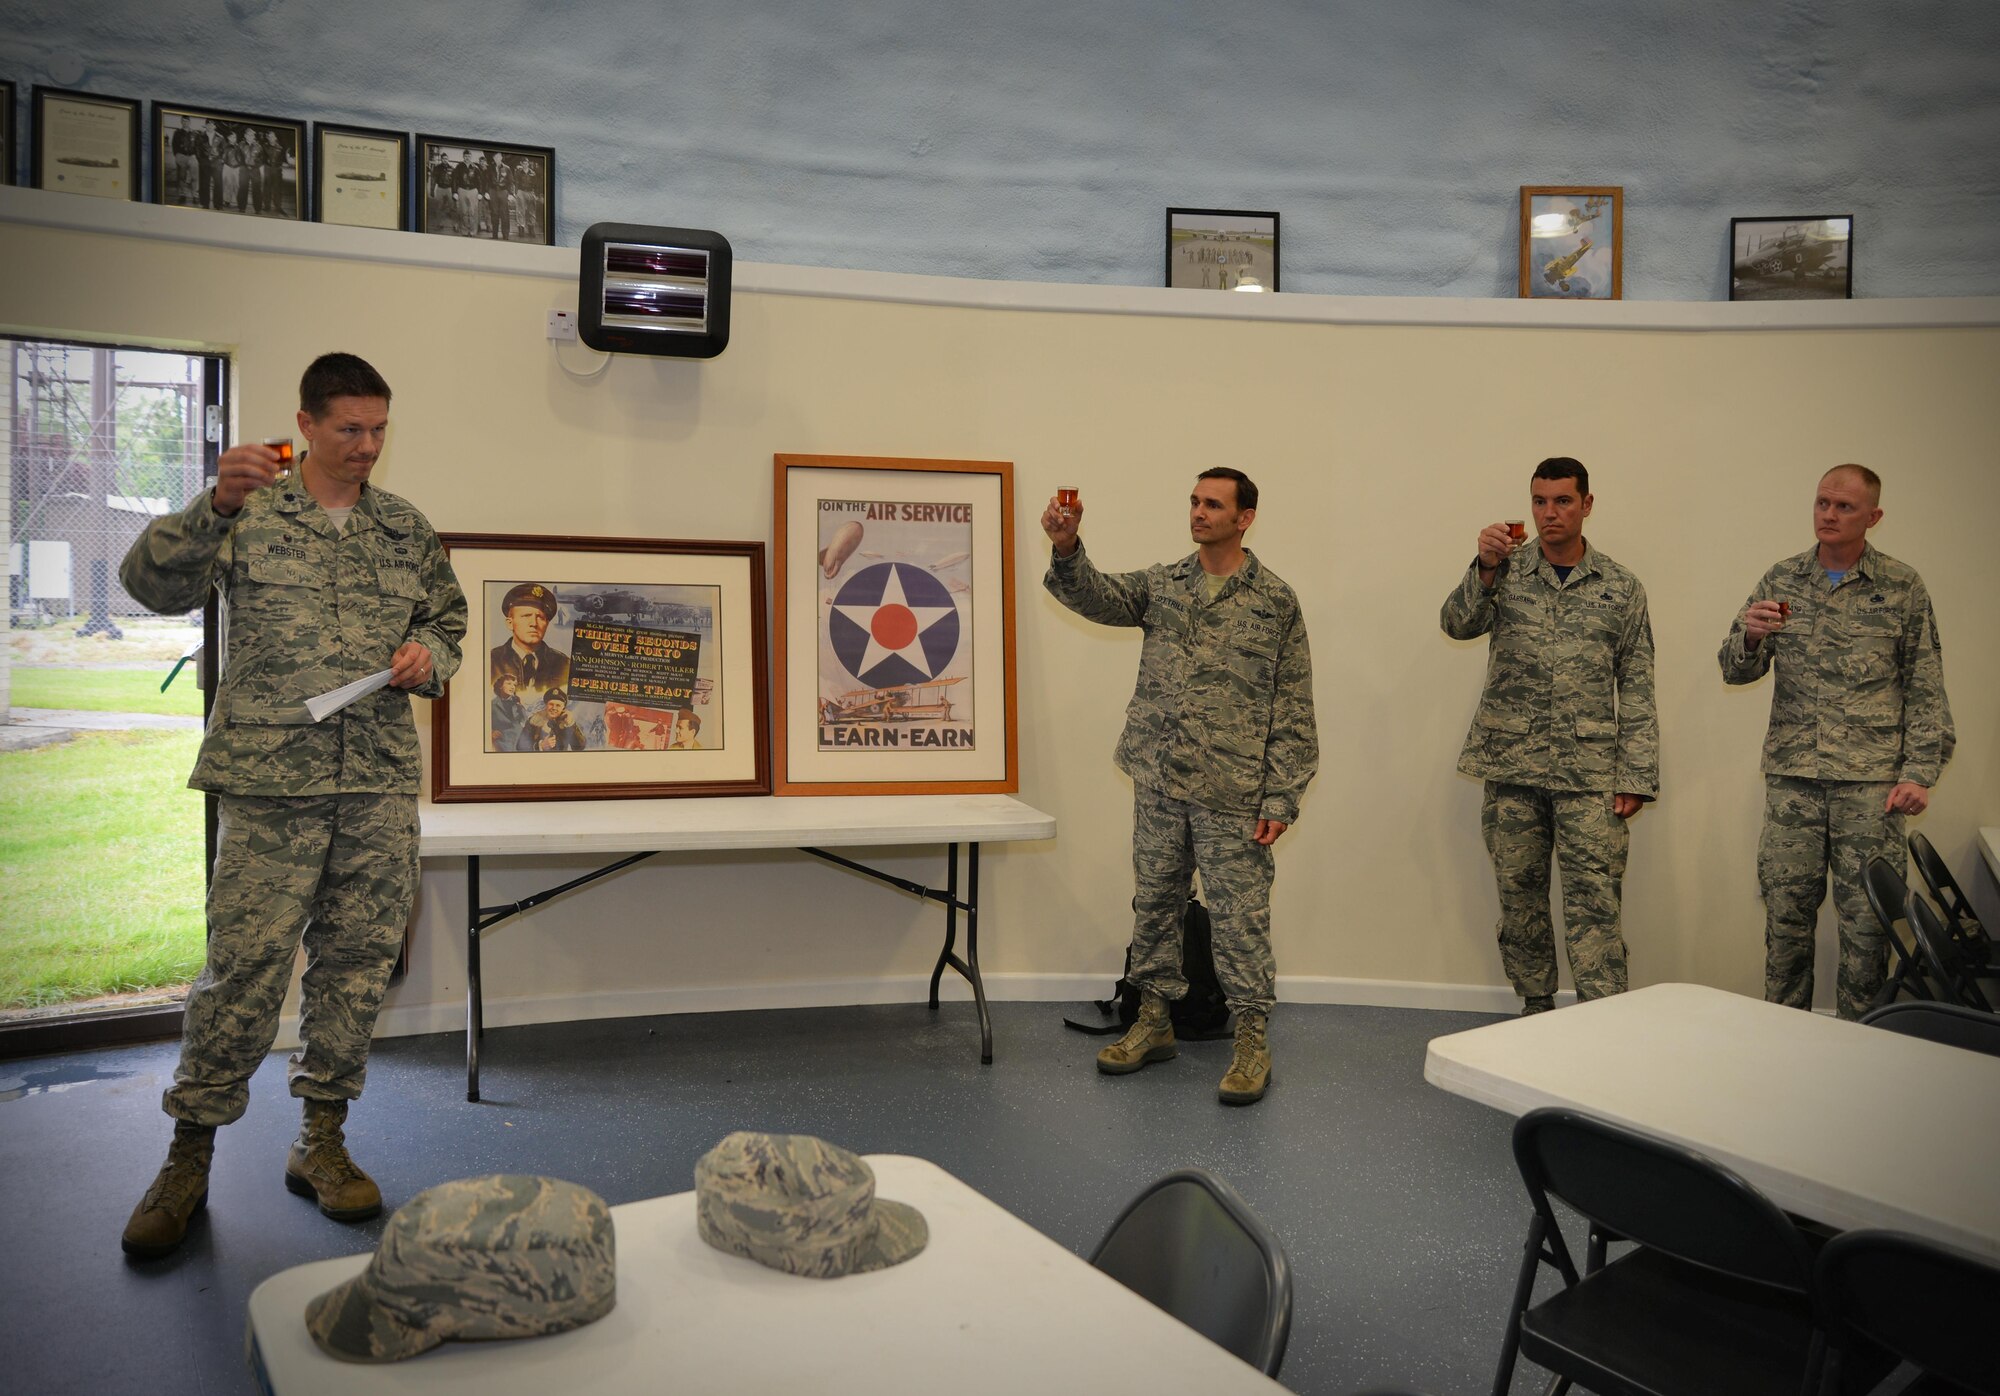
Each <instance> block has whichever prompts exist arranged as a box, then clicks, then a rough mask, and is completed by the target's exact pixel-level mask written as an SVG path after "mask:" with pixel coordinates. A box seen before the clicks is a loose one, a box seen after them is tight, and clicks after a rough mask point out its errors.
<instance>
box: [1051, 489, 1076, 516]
mask: <svg viewBox="0 0 2000 1396" xmlns="http://www.w3.org/2000/svg"><path fill="white" fill-rule="evenodd" d="M1056 512H1057V513H1059V514H1061V515H1062V516H1063V519H1064V521H1065V522H1067V521H1068V520H1070V519H1073V518H1075V517H1076V486H1075V485H1057V486H1056Z"/></svg>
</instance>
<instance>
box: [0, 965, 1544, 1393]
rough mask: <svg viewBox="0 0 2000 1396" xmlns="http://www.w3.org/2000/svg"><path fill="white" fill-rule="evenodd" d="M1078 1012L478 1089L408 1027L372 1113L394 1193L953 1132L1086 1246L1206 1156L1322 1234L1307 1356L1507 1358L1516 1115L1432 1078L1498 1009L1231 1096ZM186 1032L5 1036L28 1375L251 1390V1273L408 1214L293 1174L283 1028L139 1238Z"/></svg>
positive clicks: (4, 1149)
mask: <svg viewBox="0 0 2000 1396" xmlns="http://www.w3.org/2000/svg"><path fill="white" fill-rule="evenodd" d="M1061 1019H1062V1010H1061V1007H1060V1006H1057V1005H1049V1004H1022V1003H1009V1004H998V1005H995V1007H994V1030H995V1058H996V1060H995V1063H994V1064H993V1065H992V1066H990V1067H982V1066H980V1065H979V1061H978V1036H977V1027H976V1024H975V1022H974V1020H973V1017H972V1010H971V1007H970V1006H969V1005H965V1004H948V1005H946V1006H945V1008H944V1009H943V1010H942V1011H941V1012H940V1013H939V1014H936V1015H933V1014H932V1013H930V1012H929V1011H928V1010H927V1009H925V1008H923V1007H921V1006H911V1007H902V1006H888V1007H861V1008H837V1009H813V1010H797V1011H788V1012H756V1013H728V1014H704V1015H683V1016H675V1017H663V1018H644V1019H625V1020H619V1021H611V1022H596V1023H570V1024H557V1025H549V1026H540V1027H527V1028H507V1029H494V1030H491V1031H489V1032H488V1034H487V1036H486V1042H485V1052H484V1065H483V1081H482V1085H483V1087H484V1093H485V1095H486V1097H487V1098H486V1099H485V1100H484V1101H483V1102H482V1103H480V1104H476V1105H475V1104H469V1103H468V1102H467V1101H466V1100H465V1098H464V1096H465V1077H464V1047H463V1039H462V1038H460V1037H454V1036H449V1035H438V1036H430V1037H416V1038H397V1039H390V1040H387V1041H383V1042H380V1043H378V1044H377V1045H376V1049H375V1056H374V1060H373V1064H372V1066H371V1069H370V1075H369V1085H368V1092H367V1095H366V1097H365V1098H364V1099H363V1100H362V1101H361V1102H360V1103H359V1104H358V1105H356V1107H355V1108H354V1113H353V1116H352V1118H351V1119H350V1121H349V1131H348V1135H349V1140H350V1143H351V1144H352V1146H353V1150H354V1153H355V1155H356V1157H357V1158H358V1159H359V1161H360V1162H361V1163H362V1164H363V1166H365V1167H366V1168H368V1169H369V1170H370V1171H371V1172H372V1173H373V1174H374V1175H375V1177H376V1178H377V1180H378V1181H379V1182H380V1183H381V1185H382V1189H383V1192H384V1195H385V1197H386V1198H387V1199H388V1202H389V1205H390V1207H391V1208H393V1207H394V1206H395V1205H396V1204H397V1203H399V1202H401V1201H404V1200H406V1199H408V1198H409V1197H410V1196H411V1195H412V1194H414V1193H416V1192H418V1191H420V1190H421V1189H423V1188H425V1187H428V1186H430V1185H431V1184H433V1183H438V1182H442V1181H444V1180H445V1179H448V1178H456V1177H465V1176H469V1175H472V1174H478V1173H487V1172H498V1171H514V1172H535V1173H547V1174H552V1175H555V1176H557V1177H562V1178H568V1179H571V1180H574V1181H576V1182H579V1183H583V1184H585V1185H586V1186H588V1187H591V1188H594V1189H595V1190H596V1191H598V1192H599V1193H601V1194H603V1196H604V1197H605V1198H606V1199H608V1200H609V1201H611V1202H613V1203H620V1202H631V1201H635V1200H637V1199H640V1198H645V1197H653V1196H657V1195H659V1194H662V1193H669V1192H680V1191H685V1190H686V1189H687V1188H689V1187H691V1186H692V1174H693V1168H694V1161H695V1159H696V1158H697V1157H699V1156H700V1154H701V1153H702V1152H703V1151H705V1150H706V1149H707V1148H708V1147H709V1146H710V1145H712V1144H713V1143H714V1142H715V1141H716V1140H717V1139H719V1138H720V1137H721V1136H722V1135H724V1134H725V1133H727V1132H728V1131H730V1130H732V1129H737V1128H745V1127H750V1128H766V1129H773V1130H783V1131H797V1132H804V1133H811V1134H818V1135H821V1136H823V1137H825V1138H828V1139H832V1140H834V1141H836V1142H838V1143H841V1144H845V1145H847V1146H848V1147H850V1148H852V1149H854V1150H855V1151H857V1152H860V1153H908V1154H918V1155H921V1156H923V1157H925V1158H929V1159H932V1160H934V1161H935V1162H937V1163H939V1164H941V1165H942V1166H943V1167H945V1168H947V1169H949V1170H950V1171H951V1172H953V1173H955V1174H957V1175H958V1176H959V1177H961V1178H963V1179H965V1180H966V1181H967V1182H969V1183H971V1184H972V1185H973V1186H975V1187H977V1188H978V1189H980V1190H981V1191H982V1192H984V1193H986V1194H987V1195H988V1196H989V1197H992V1198H993V1199H994V1200H996V1201H997V1202H999V1203H1000V1204H1001V1205H1002V1206H1004V1207H1006V1208H1007V1209H1008V1210H1010V1211H1012V1212H1014V1213H1015V1214H1016V1215H1018V1216H1020V1217H1022V1218H1024V1219H1025V1220H1026V1221H1027V1222H1029V1223H1030V1224H1031V1225H1032V1226H1034V1227H1035V1228H1036V1229H1038V1230H1040V1231H1042V1232H1043V1233H1044V1234H1046V1235H1048V1236H1050V1237H1053V1238H1054V1239H1055V1240H1057V1241H1059V1242H1060V1243H1062V1244H1063V1245H1065V1246H1068V1247H1069V1248H1071V1249H1072V1250H1075V1251H1077V1252H1079V1253H1087V1252H1088V1251H1089V1250H1091V1249H1092V1248H1093V1247H1094V1245H1095V1244H1096V1242H1097V1240H1098V1238H1099V1236H1100V1235H1101V1234H1102V1232H1103V1230H1104V1228H1105V1227H1106V1226H1107V1225H1108V1223H1109V1222H1110V1220H1111V1219H1112V1218H1113V1217H1114V1216H1115V1215H1116V1214H1117V1212H1118V1210H1119V1208H1120V1207H1121V1206H1122V1204H1123V1203H1124V1202H1125V1201H1126V1200H1127V1199H1128V1198H1129V1197H1130V1196H1131V1195H1132V1194H1133V1193H1135V1192H1136V1191H1137V1190H1138V1189H1139V1187H1140V1186H1141V1185H1142V1184H1144V1183H1145V1182H1147V1181H1148V1180H1150V1179H1152V1178H1154V1177H1156V1176H1158V1175H1159V1174H1161V1173H1164V1172H1166V1171H1168V1170H1169V1169H1172V1168H1175V1167H1179V1166H1182V1165H1186V1164H1196V1165H1199V1166H1201V1167H1204V1168H1210V1169H1213V1170H1215V1171H1216V1172H1218V1173H1220V1174H1222V1175H1223V1176H1224V1177H1226V1178H1227V1179H1229V1180H1230V1181H1231V1182H1232V1183H1234V1184H1235V1185H1236V1187H1237V1188H1238V1189H1239V1190H1240V1191H1241V1192H1242V1193H1243V1195H1244V1196H1245V1197H1246V1198H1247V1199H1248V1200H1249V1202H1250V1204H1251V1205H1252V1206H1253V1207H1254V1208H1255V1209H1256V1210H1257V1211H1258V1212H1259V1213H1260V1214H1261V1215H1262V1216H1263V1217H1264V1218H1265V1219H1266V1220H1267V1221H1268V1222H1270V1224H1271V1225H1272V1226H1273V1228H1274V1229H1275V1230H1276V1231H1277V1232H1278V1234H1279V1235H1280V1237H1281V1238H1282V1239H1283V1241H1284V1243H1285V1247H1286V1250H1287V1252H1288V1253H1289V1255H1290V1257H1291V1261H1292V1265H1293V1268H1294V1272H1295V1277H1296V1284H1297V1304H1296V1310H1295V1315H1294V1320H1293V1327H1292V1341H1291V1348H1290V1351H1289V1353H1288V1354H1287V1357H1286V1360H1285V1367H1284V1371H1283V1373H1282V1378H1283V1381H1284V1383H1285V1384H1286V1385H1287V1386H1289V1387H1291V1388H1292V1389H1294V1390H1296V1391H1299V1392H1306V1393H1349V1392H1354V1391H1358V1390H1363V1389H1367V1388H1370V1387H1398V1388H1404V1389H1410V1390H1420V1391H1427V1392H1433V1393H1438V1396H1444V1393H1456V1392H1466V1391H1477V1390H1483V1389H1484V1388H1485V1387H1487V1386H1488V1385H1489V1384H1490V1383H1491V1381H1492V1372H1493V1364H1494V1360H1495V1358H1496V1356H1497V1353H1498V1350H1499V1342H1500V1329H1501V1324H1502V1321H1503V1318H1504V1310H1505V1306H1506V1302H1507V1295H1508V1291H1509V1286H1510V1284H1511V1282H1512V1277H1513V1273H1514V1268H1515V1265H1516V1264H1517V1261H1518V1257H1519V1248H1520V1245H1521V1241H1522V1237H1523V1236H1524V1234H1525V1232H1526V1229H1527V1218H1528V1206H1527V1201H1526V1198H1525V1195H1524V1194H1523V1192H1522V1190H1521V1186H1520V1182H1519V1179H1518V1176H1517V1175H1516V1174H1515V1172H1514V1168H1513V1163H1512V1159H1511V1156H1510V1154H1509V1151H1508V1129H1509V1123H1510V1122H1509V1121H1508V1120H1507V1119H1506V1118H1504V1117H1503V1116H1501V1115H1500V1114H1499V1113H1497V1112H1495V1111H1493V1110H1490V1109H1487V1108H1485V1107H1483V1106H1478V1105H1474V1104H1471V1103H1470V1102H1467V1101H1464V1100H1461V1099H1458V1098H1457V1097H1454V1096H1449V1095H1446V1094H1445V1093H1444V1092H1442V1091H1439V1090H1437V1089H1436V1088H1434V1087H1432V1086H1428V1085H1426V1084H1425V1083H1424V1080H1423V1058H1424V1044H1425V1043H1426V1042H1427V1041H1428V1040H1429V1039H1430V1038H1432V1037H1434V1036H1436V1035H1439V1034H1441V1033H1447V1032H1456V1031H1459V1030H1461V1029H1464V1028H1468V1027H1475V1026H1478V1025H1479V1024H1481V1023H1484V1022H1489V1021H1492V1019H1490V1018H1488V1017H1486V1016H1485V1015H1480V1014H1465V1013H1440V1012H1420V1011H1411V1010H1403V1009H1386V1008H1345V1007H1320V1006H1299V1005H1284V1006H1281V1007H1280V1008H1279V1010H1278V1013H1277V1014H1276V1016H1275V1018H1274V1020H1273V1033H1272V1045H1273V1048H1274V1052H1275V1072H1274V1083H1273V1085H1272V1088H1271V1094H1270V1095H1269V1097H1268V1098H1266V1100H1265V1101H1264V1102H1263V1103H1262V1104H1260V1105H1257V1106H1254V1107H1251V1108H1248V1109H1231V1108H1229V1107H1226V1106H1222V1105H1219V1104H1218V1103H1217V1102H1216V1099H1215V1084H1216V1081H1217V1080H1218V1079H1219V1078H1220V1077H1221V1075H1222V1072H1223V1070H1224V1068H1225V1067H1226V1066H1227V1064H1228V1060H1229V1044H1228V1043H1227V1042H1207V1043H1188V1044H1184V1045H1183V1047H1182V1052H1181V1056H1180V1058H1179V1059H1178V1060H1176V1061H1173V1062H1168V1063H1163V1064H1160V1065H1156V1066H1152V1067H1149V1068H1147V1069H1146V1070H1145V1071H1143V1072H1140V1073H1139V1074H1138V1075H1136V1076H1130V1077H1123V1078H1112V1077H1105V1076H1100V1075H1099V1074H1098V1073H1097V1072H1096V1071H1095V1070H1093V1069H1092V1066H1091V1060H1090V1059H1091V1054H1092V1053H1093V1052H1094V1051H1095V1050H1096V1048H1097V1047H1098V1046H1099V1045H1100V1040H1099V1039H1093V1038H1086V1037H1083V1036H1080V1035H1078V1034H1076V1033H1073V1032H1069V1031H1066V1030H1065V1029H1064V1028H1063V1027H1062V1023H1061ZM174 1059H175V1048H174V1047H173V1046H172V1045H171V1044H161V1045H157V1046H147V1047H137V1048H121V1049H110V1050H105V1051H99V1052H87V1053H77V1054H73V1055H68V1056H62V1057H48V1058H39V1059H30V1060H25V1061H13V1062H0V1186H4V1190H5V1191H4V1195H5V1198H6V1205H5V1207H4V1209H0V1324H4V1326H0V1334H4V1336H0V1387H4V1388H5V1389H6V1390H8V1391H18V1392H22V1393H30V1392H33V1393H43V1392H90V1393H101V1394H102V1396H114V1394H115V1393H124V1392H145V1393H148V1394H149V1396H174V1393H182V1392H187V1393H203V1394H204V1396H208V1394H209V1393H239V1392H249V1391H251V1390H252V1389H253V1386H252V1383H251V1380H250V1378H249V1375H248V1373H247V1371H246V1370H245V1368H244V1365H243V1356H242V1353H243V1318H244V1312H245V1307H244V1306H245V1303H246V1301H247V1299H248V1297H249V1293H250V1291H251V1289H252V1288H254V1287H255V1286H256V1285H257V1283H258V1282H259V1281H261V1280H263V1279H264V1278H265V1277H266V1276H268V1275H270V1274H272V1273H274V1272H276V1271H278V1270H281V1269H284V1268H286V1267H287V1266H291V1265H297V1264H300V1263H301V1262H304V1261H308V1260H318V1259H323V1258H325V1257H327V1256H335V1255H343V1254H349V1253H354V1252H359V1251H363V1250H367V1249H371V1248H372V1247H373V1245H374V1243H375V1241H376V1239H377V1237H378V1236H379V1234H380V1229H381V1225H382V1222H381V1221H380V1220H377V1221H374V1222H370V1223H367V1224H364V1225H361V1226H351V1227H350V1226H341V1225H339V1224H337V1223H334V1222H330V1221H327V1220H325V1219H324V1218H322V1217H321V1216H320V1215H319V1214H318V1212H317V1211H315V1210H314V1209H313V1207H312V1206H311V1204H310V1203H308V1202H305V1201H302V1200H301V1199H299V1198H296V1197H293V1196H292V1195H291V1194H289V1193H287V1192H286V1191H285V1188H284V1186H283V1183H282V1181H281V1178H280V1174H281V1172H282V1170H283V1163H284V1155H285V1148H286V1145H287V1143H288V1142H289V1140H290V1138H291V1136H292V1134H293V1132H294V1131H295V1129H296V1123H297V1117H296V1113H295V1106H294V1104H293V1102H292V1101H291V1100H290V1099H289V1097H288V1096H287V1095H286V1093H285V1085H284V1070H283V1066H284V1064H283V1060H282V1058H281V1057H278V1056H273V1057H272V1058H271V1059H270V1060H269V1061H267V1062H266V1063H265V1065H264V1067H263V1069H262V1070H261V1071H259V1073H258V1075H257V1078H256V1081H255V1083H254V1085H253V1088H252V1097H251V1106H250V1111H249V1114H248V1115H247V1116H245V1118H244V1119H243V1120H242V1122H240V1123H239V1124H237V1125H234V1126H232V1127H231V1128H229V1129H227V1130H224V1131H223V1133H222V1135H221V1138H220V1142H219V1145H218V1148H217V1153H216V1166H215V1174H214V1177H213V1181H212V1186H211V1191H210V1200H209V1210H208V1212H207V1214H206V1215H205V1216H203V1217H201V1218H197V1220H196V1222H195V1226H194V1230H193V1231H192V1232H191V1233H190V1236H189V1240H188V1243H187V1244H186V1245H185V1246H183V1248H182V1249H181V1250H180V1251H179V1252H178V1253H177V1254H175V1255H174V1256H172V1257H170V1258H168V1259H166V1260H163V1261H157V1262H152V1263H150V1264H143V1265H141V1264H132V1263H128V1262H127V1261H126V1260H125V1259H124V1257H123V1256H122V1254H121V1253H120V1251H119V1249H118V1233H119V1231H120V1229H121V1228H122V1227H123V1225H124V1222H125V1218H126V1215H127V1214H128V1212H129V1211H130V1210H131V1207H132V1204H133V1203H134V1202H136V1201H137V1200H138V1197H139V1195H140V1194H141V1192H143V1191H144V1189H145V1186H146V1184H147V1183H148V1182H149V1181H150V1180H151V1177H152V1174H153V1171H154V1169H155V1168H157V1167H158V1164H159V1160H160V1158H161V1157H162V1156H163V1154H164V1152H165V1147H166V1140H167V1136H168V1133H169V1128H168V1124H167V1121H166V1117H165V1116H163V1115H162V1114H161V1113H160V1111H159V1095H160V1091H161V1090H162V1088H163V1087H164V1086H165V1085H166V1083H167V1081H168V1079H169V1078H170V1076H171V1073H172V1070H173V1065H174ZM419 1360H421V1359H419ZM1531 1373H1532V1369H1530V1370H1524V1371H1523V1372H1522V1373H1520V1374H1519V1376H1518V1377H1517V1385H1518V1386H1519V1388H1520V1389H1522V1390H1527V1389H1530V1386H1531V1384H1532V1383H1531Z"/></svg>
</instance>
